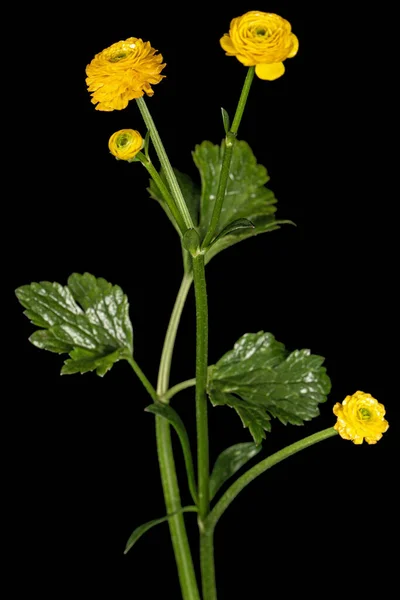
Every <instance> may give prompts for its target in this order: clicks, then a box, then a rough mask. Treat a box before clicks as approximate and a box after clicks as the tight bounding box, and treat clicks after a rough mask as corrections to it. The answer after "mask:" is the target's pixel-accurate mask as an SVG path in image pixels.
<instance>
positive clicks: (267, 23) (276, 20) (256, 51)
mask: <svg viewBox="0 0 400 600" xmlns="http://www.w3.org/2000/svg"><path fill="white" fill-rule="evenodd" d="M220 44H221V46H222V48H223V49H224V50H225V52H226V54H227V55H228V56H236V58H237V59H238V60H240V62H241V63H243V64H244V65H245V66H246V67H254V66H255V67H256V75H257V76H258V77H259V78H260V79H268V80H269V81H272V80H274V79H278V77H281V76H282V75H283V74H284V72H285V67H284V64H283V62H282V61H284V60H286V59H287V58H292V57H293V56H295V55H296V54H297V50H298V48H299V41H298V39H297V37H296V36H295V35H294V34H293V33H292V27H291V25H290V23H289V21H286V19H283V18H282V17H280V16H279V15H275V14H274V13H265V12H259V11H257V10H251V11H250V12H247V13H245V14H244V15H242V16H241V17H237V18H236V19H232V21H231V26H230V29H229V33H226V34H225V35H224V36H223V37H222V38H221V40H220Z"/></svg>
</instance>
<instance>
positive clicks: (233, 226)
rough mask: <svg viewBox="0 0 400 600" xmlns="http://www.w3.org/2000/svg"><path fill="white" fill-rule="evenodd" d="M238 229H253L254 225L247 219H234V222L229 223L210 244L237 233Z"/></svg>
mask: <svg viewBox="0 0 400 600" xmlns="http://www.w3.org/2000/svg"><path fill="white" fill-rule="evenodd" d="M238 229H254V225H253V223H252V222H251V221H249V220H248V219H236V221H232V223H229V224H228V225H227V226H226V227H224V229H223V230H222V231H221V233H220V234H219V235H217V237H216V238H215V239H214V241H213V242H212V244H215V242H217V241H218V240H219V239H220V238H223V237H225V236H226V235H229V234H230V233H233V232H234V231H237V230H238Z"/></svg>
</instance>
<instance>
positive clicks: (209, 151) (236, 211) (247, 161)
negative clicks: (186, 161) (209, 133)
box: [193, 140, 277, 235]
mask: <svg viewBox="0 0 400 600" xmlns="http://www.w3.org/2000/svg"><path fill="white" fill-rule="evenodd" d="M224 152H225V142H224V141H223V142H222V144H221V145H220V146H218V145H215V144H212V143H211V142H207V141H205V142H202V143H201V144H200V145H198V146H196V148H195V150H194V152H193V160H194V162H195V164H196V166H197V168H198V169H199V171H200V177H201V182H202V190H201V218H200V231H201V233H202V234H203V235H204V234H205V232H206V230H207V229H208V226H209V223H210V221H211V216H212V213H213V210H214V204H215V200H216V196H217V189H218V183H219V176H220V172H221V166H222V161H223V156H224ZM268 181H269V176H268V173H267V169H266V168H265V167H263V166H262V165H259V164H257V161H256V158H255V156H254V154H253V152H252V151H251V148H250V146H249V145H248V144H247V143H246V142H244V141H239V140H237V141H236V143H235V144H234V148H233V154H232V161H231V168H230V174H229V179H228V184H227V188H226V192H225V199H224V204H223V207H222V212H221V217H220V220H219V224H218V229H217V231H216V232H215V233H216V235H218V234H219V233H220V232H221V231H222V230H223V229H224V228H225V227H226V226H227V225H228V224H229V223H230V222H232V221H234V220H236V219H248V220H249V221H251V222H253V219H255V218H256V217H261V216H263V217H265V216H272V215H273V214H274V213H275V212H276V207H275V204H276V202H277V200H276V198H275V196H274V194H273V192H272V191H271V190H269V189H268V188H266V187H265V184H266V183H267V182H268Z"/></svg>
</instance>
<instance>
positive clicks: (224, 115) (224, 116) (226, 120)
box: [221, 107, 230, 133]
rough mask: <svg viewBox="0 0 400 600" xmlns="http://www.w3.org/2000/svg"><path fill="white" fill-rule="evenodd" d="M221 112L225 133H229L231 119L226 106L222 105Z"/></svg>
mask: <svg viewBox="0 0 400 600" xmlns="http://www.w3.org/2000/svg"><path fill="white" fill-rule="evenodd" d="M221 114H222V122H223V124H224V131H225V133H228V131H229V128H230V119H229V115H228V112H227V111H226V110H225V108H222V107H221Z"/></svg>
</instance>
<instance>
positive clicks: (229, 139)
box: [202, 67, 255, 248]
mask: <svg viewBox="0 0 400 600" xmlns="http://www.w3.org/2000/svg"><path fill="white" fill-rule="evenodd" d="M254 71H255V67H249V69H248V71H247V75H246V79H245V81H244V84H243V88H242V93H241V94H240V98H239V102H238V105H237V108H236V112H235V117H234V119H233V123H232V127H231V128H230V130H229V131H228V133H227V134H226V138H225V152H224V158H223V160H222V166H221V173H220V176H219V183H218V189H217V197H216V200H215V204H214V210H213V214H212V217H211V223H210V227H209V229H208V231H207V234H206V237H205V238H204V241H203V244H202V248H207V246H208V245H209V243H210V242H211V240H212V239H213V236H214V233H215V231H216V229H217V227H218V222H219V217H220V215H221V210H222V205H223V203H224V199H225V190H226V184H227V182H228V177H229V170H230V166H231V160H232V154H233V147H234V144H235V139H236V135H237V132H238V129H239V125H240V122H241V120H242V116H243V111H244V109H245V106H246V102H247V97H248V95H249V92H250V87H251V84H252V81H253V79H254Z"/></svg>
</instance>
